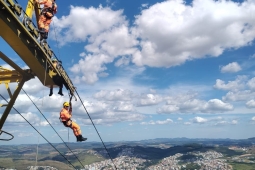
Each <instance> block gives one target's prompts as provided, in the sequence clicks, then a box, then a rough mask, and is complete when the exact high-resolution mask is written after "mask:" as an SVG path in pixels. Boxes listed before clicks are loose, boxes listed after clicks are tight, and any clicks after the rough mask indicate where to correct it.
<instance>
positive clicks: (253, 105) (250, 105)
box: [245, 99, 255, 108]
mask: <svg viewBox="0 0 255 170" xmlns="http://www.w3.org/2000/svg"><path fill="white" fill-rule="evenodd" d="M245 105H246V107H247V108H255V100H253V99H252V100H249V101H248V102H246V104H245Z"/></svg>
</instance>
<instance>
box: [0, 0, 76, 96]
mask: <svg viewBox="0 0 255 170" xmlns="http://www.w3.org/2000/svg"><path fill="white" fill-rule="evenodd" d="M30 2H31V1H30ZM16 6H18V5H17V4H15V3H14V2H13V1H12V0H0V9H1V13H0V27H1V29H0V36H1V37H2V38H3V39H4V40H5V41H6V42H7V43H8V44H9V45H10V46H11V47H12V48H13V50H14V51H15V52H16V53H17V54H18V55H19V56H20V58H21V59H22V60H23V61H24V62H25V63H26V64H27V65H28V67H29V68H30V69H31V70H32V71H33V72H34V73H35V75H36V76H37V77H38V79H39V80H40V81H41V83H42V84H43V85H45V86H47V87H50V86H52V85H53V87H57V86H56V85H55V83H54V82H53V79H52V77H51V76H52V75H49V72H48V68H49V67H51V68H54V67H53V63H52V61H51V58H52V57H54V58H56V56H55V54H54V53H53V51H52V50H51V49H50V47H49V46H48V44H47V43H46V44H42V43H40V42H38V40H37V39H38V36H39V34H38V31H37V29H36V27H35V26H34V25H33V23H32V22H31V19H30V20H29V19H28V18H30V17H29V16H27V15H25V14H24V15H21V16H23V18H22V19H21V17H20V16H19V15H18V14H19V8H18V7H17V8H14V7H16ZM31 9H32V8H31ZM31 9H30V10H31ZM30 10H28V11H30ZM34 11H35V12H36V15H39V12H40V11H39V8H38V4H36V5H35V6H34ZM30 13H32V12H31V11H30ZM27 19H28V20H27ZM22 22H23V23H22ZM55 72H56V73H57V76H61V77H62V78H63V79H64V85H65V87H66V88H67V89H68V90H70V94H71V95H73V94H74V92H75V87H74V86H73V84H72V81H71V80H70V78H69V77H68V75H67V74H66V72H65V70H64V69H63V68H62V67H60V68H56V69H55Z"/></svg>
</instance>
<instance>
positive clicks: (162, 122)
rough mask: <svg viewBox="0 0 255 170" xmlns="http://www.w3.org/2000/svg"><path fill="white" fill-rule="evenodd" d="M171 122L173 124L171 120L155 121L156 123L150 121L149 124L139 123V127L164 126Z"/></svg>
mask: <svg viewBox="0 0 255 170" xmlns="http://www.w3.org/2000/svg"><path fill="white" fill-rule="evenodd" d="M172 122H173V120H172V119H166V120H157V121H154V120H151V121H149V122H141V123H140V124H141V125H165V124H169V123H172Z"/></svg>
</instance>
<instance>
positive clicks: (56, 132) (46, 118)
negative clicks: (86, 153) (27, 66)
mask: <svg viewBox="0 0 255 170" xmlns="http://www.w3.org/2000/svg"><path fill="white" fill-rule="evenodd" d="M22 91H23V92H24V93H25V94H26V95H27V97H28V98H29V99H30V100H31V102H32V103H33V104H34V106H35V107H36V108H37V110H38V111H39V112H40V113H41V115H42V116H43V117H44V119H45V120H46V121H47V122H48V124H49V125H50V126H51V128H52V129H53V130H54V131H55V132H56V134H57V135H58V136H59V138H60V139H61V140H62V142H63V143H64V144H65V145H66V147H67V148H68V149H69V150H70V151H71V152H72V154H73V155H74V156H75V158H76V159H77V160H78V161H79V162H80V164H81V165H82V166H83V167H84V168H85V166H84V165H83V164H82V163H81V161H80V160H79V158H78V157H77V156H76V155H75V154H74V153H73V151H72V150H71V149H70V147H69V146H68V145H67V144H66V142H64V140H63V139H62V138H61V136H60V135H59V134H58V132H57V131H56V130H55V128H54V127H53V126H52V125H51V124H50V122H49V121H48V119H47V118H46V117H45V116H44V114H43V113H42V112H41V110H40V109H39V108H38V107H37V106H36V104H35V103H34V102H33V100H32V99H31V98H30V97H29V95H28V94H27V93H26V92H25V90H24V89H22ZM68 140H69V139H68Z"/></svg>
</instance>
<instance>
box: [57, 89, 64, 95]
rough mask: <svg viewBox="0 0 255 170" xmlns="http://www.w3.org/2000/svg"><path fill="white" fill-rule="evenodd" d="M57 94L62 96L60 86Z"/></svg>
mask: <svg viewBox="0 0 255 170" xmlns="http://www.w3.org/2000/svg"><path fill="white" fill-rule="evenodd" d="M58 94H59V95H61V96H64V95H63V93H62V88H59V91H58Z"/></svg>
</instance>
